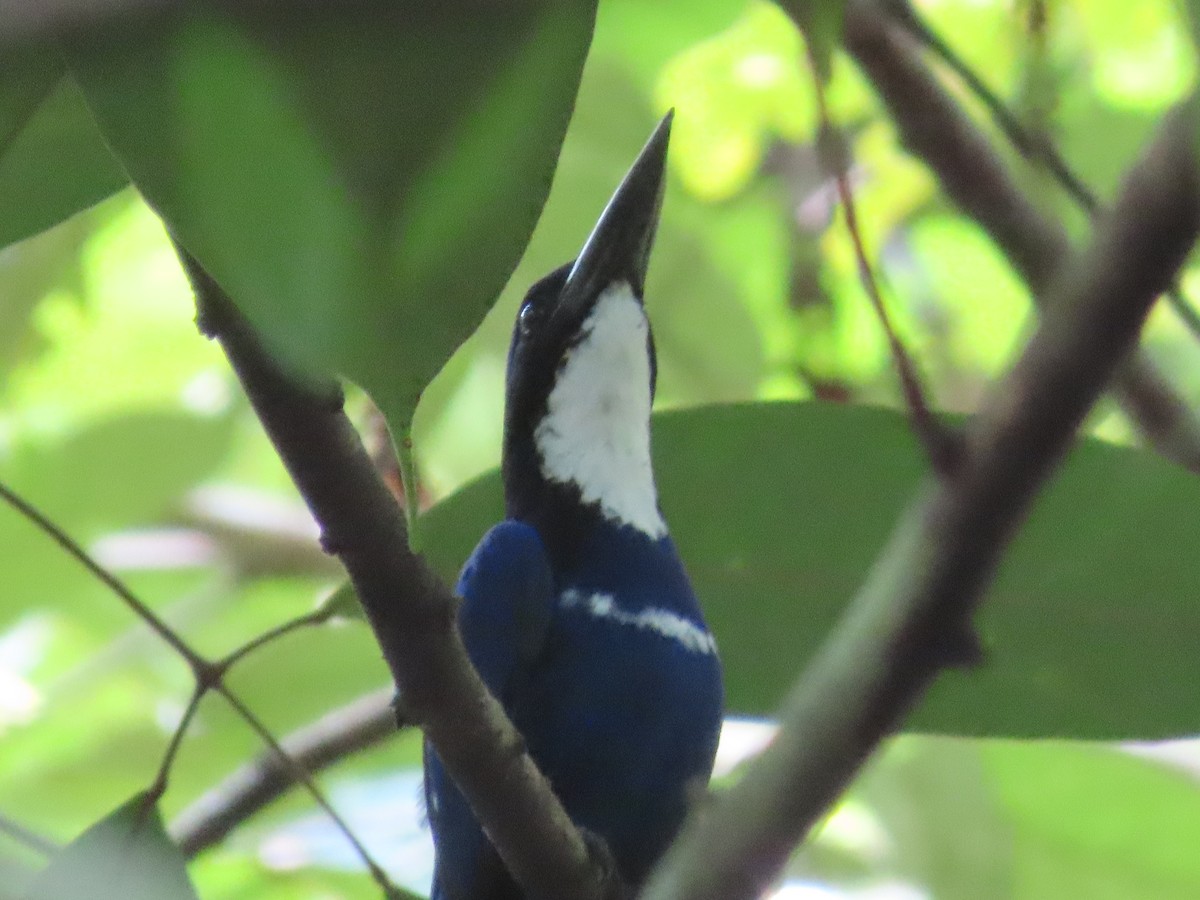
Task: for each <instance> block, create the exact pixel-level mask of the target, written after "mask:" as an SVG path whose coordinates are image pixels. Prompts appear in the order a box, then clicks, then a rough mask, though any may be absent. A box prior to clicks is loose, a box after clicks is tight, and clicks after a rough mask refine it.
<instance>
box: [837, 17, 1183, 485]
mask: <svg viewBox="0 0 1200 900" xmlns="http://www.w3.org/2000/svg"><path fill="white" fill-rule="evenodd" d="M844 40H845V46H846V49H847V50H848V51H849V52H850V54H851V55H852V56H853V57H854V59H855V61H856V62H857V63H858V65H859V66H860V67H861V68H862V70H863V72H864V73H865V74H866V75H867V77H868V78H869V79H870V80H871V82H872V84H873V85H874V86H875V89H876V91H878V92H879V96H880V98H881V99H882V100H883V102H884V103H885V104H886V105H887V107H888V111H889V112H890V113H891V116H892V119H893V121H894V122H895V124H896V126H897V128H899V130H900V135H901V139H902V140H903V142H904V144H905V146H906V147H907V148H908V149H909V150H910V151H911V152H912V153H914V154H915V155H916V156H918V157H920V158H921V159H922V160H923V161H924V162H925V164H926V165H928V166H929V167H930V168H931V169H932V170H933V172H934V174H935V175H937V178H938V181H939V182H940V183H941V186H942V189H943V190H944V191H945V192H946V194H947V195H948V196H949V197H950V198H951V199H952V200H953V201H954V202H955V204H957V205H958V207H959V209H961V210H962V211H963V213H964V214H965V215H967V216H969V217H971V218H972V219H974V220H975V221H976V222H977V223H978V224H979V225H980V226H981V227H982V228H983V229H984V230H985V231H986V232H987V233H988V234H989V235H990V236H991V238H992V240H993V241H995V242H996V245H997V246H998V247H999V248H1000V250H1001V251H1002V252H1003V253H1004V254H1005V256H1007V257H1008V260H1009V262H1010V263H1012V265H1013V267H1014V268H1015V269H1016V270H1017V272H1018V273H1019V274H1020V275H1021V277H1022V278H1023V279H1024V280H1025V282H1026V284H1028V285H1029V289H1030V292H1031V293H1032V294H1033V295H1034V298H1035V300H1038V301H1039V302H1041V301H1042V300H1044V299H1045V298H1047V297H1048V296H1049V294H1048V291H1047V289H1048V288H1049V286H1050V283H1051V280H1052V279H1053V278H1054V275H1055V273H1056V272H1057V271H1058V269H1059V266H1060V264H1062V263H1063V262H1064V261H1065V260H1068V259H1069V258H1070V257H1071V256H1072V255H1073V248H1072V246H1071V243H1070V240H1069V239H1068V237H1067V234H1066V231H1065V230H1064V229H1063V227H1062V226H1061V224H1059V223H1058V222H1057V221H1054V220H1052V219H1049V218H1047V217H1046V216H1044V215H1042V213H1041V211H1040V210H1039V209H1038V208H1037V206H1035V205H1034V203H1033V202H1032V201H1031V200H1030V199H1029V197H1028V196H1026V194H1025V193H1024V191H1022V190H1021V188H1020V186H1019V185H1018V183H1017V181H1016V179H1015V178H1014V177H1013V175H1012V173H1011V172H1010V171H1009V170H1008V168H1007V166H1006V165H1005V164H1004V162H1003V161H1002V160H1001V158H1000V157H999V155H998V154H997V153H996V151H995V149H994V147H993V146H992V144H991V142H990V141H989V140H988V139H987V137H986V136H985V135H984V134H983V133H982V132H981V131H980V130H979V128H978V127H977V126H976V125H975V123H974V122H973V121H972V120H971V119H970V117H969V116H967V115H966V113H964V112H963V110H962V109H961V107H960V106H959V104H958V103H957V102H956V101H955V100H954V98H953V97H952V96H950V94H949V93H948V92H947V91H946V89H945V88H944V87H942V85H941V84H940V83H939V82H938V80H937V78H935V77H934V75H933V74H932V73H931V72H930V70H929V68H928V66H926V65H925V63H924V61H923V59H922V58H921V53H920V47H919V45H918V44H917V43H916V41H915V40H914V39H913V37H912V35H911V34H909V33H908V32H907V31H906V30H905V29H904V28H903V27H902V26H900V25H898V24H896V23H895V22H894V21H893V20H892V19H891V18H890V17H889V16H888V15H887V14H886V13H885V12H883V11H882V10H881V9H880V6H879V5H877V4H876V3H873V2H871V0H849V2H848V3H847V4H846V17H845V32H844ZM1042 305H1043V307H1044V303H1043V304H1042ZM1113 393H1114V395H1115V396H1116V399H1117V401H1118V402H1119V403H1120V404H1121V407H1122V409H1124V410H1125V412H1126V413H1127V414H1128V415H1129V417H1130V418H1131V419H1132V420H1133V421H1134V423H1135V424H1136V425H1137V427H1138V428H1139V430H1140V431H1141V432H1142V434H1143V435H1144V436H1145V437H1146V439H1147V441H1148V442H1149V443H1150V444H1151V445H1152V446H1153V447H1154V448H1155V449H1156V450H1157V451H1158V452H1159V453H1161V454H1162V455H1163V456H1165V457H1167V458H1168V459H1171V460H1173V461H1175V462H1176V463H1178V464H1179V465H1181V466H1184V467H1185V468H1187V469H1190V470H1191V471H1193V472H1197V473H1200V419H1198V418H1197V416H1196V414H1195V413H1194V412H1193V411H1192V410H1191V409H1189V408H1188V406H1187V404H1185V403H1184V402H1183V400H1182V399H1180V397H1179V396H1178V395H1177V394H1176V392H1175V391H1174V389H1173V388H1172V387H1171V385H1170V383H1169V382H1168V381H1167V379H1166V378H1165V377H1164V376H1163V375H1162V373H1161V372H1160V371H1159V369H1158V366H1157V365H1156V364H1155V363H1154V361H1153V360H1152V359H1151V356H1150V354H1149V353H1148V352H1147V351H1146V350H1144V349H1138V350H1135V351H1134V352H1132V353H1131V354H1130V356H1129V358H1128V360H1127V361H1126V362H1124V363H1123V364H1122V366H1121V369H1120V372H1119V373H1118V376H1117V378H1116V379H1115V380H1114V383H1113Z"/></svg>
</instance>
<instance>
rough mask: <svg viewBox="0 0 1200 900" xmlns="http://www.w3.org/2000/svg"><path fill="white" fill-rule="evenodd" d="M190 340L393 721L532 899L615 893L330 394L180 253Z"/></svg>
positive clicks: (336, 396)
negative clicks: (455, 792)
mask: <svg viewBox="0 0 1200 900" xmlns="http://www.w3.org/2000/svg"><path fill="white" fill-rule="evenodd" d="M180 257H181V259H182V260H183V264H184V267H185V269H186V270H187V273H188V276H189V278H190V279H191V282H192V287H193V289H194V290H195V292H196V306H197V310H198V316H197V319H198V322H199V325H200V327H201V330H202V331H204V333H206V334H208V335H209V336H211V337H214V338H216V339H217V340H219V341H220V343H221V346H222V347H223V349H224V350H225V354H226V356H228V358H229V361H230V363H231V364H232V365H233V368H234V371H235V372H236V373H237V375H238V378H239V379H240V380H241V382H242V386H243V388H244V389H245V391H246V394H247V396H248V397H249V398H250V402H251V404H252V405H253V407H254V410H255V412H256V413H257V415H258V418H259V420H260V421H261V422H262V424H263V427H264V428H265V430H266V432H267V435H268V437H270V439H271V441H272V443H273V444H274V445H275V449H276V450H277V451H278V453H279V455H280V458H281V459H282V460H283V462H284V465H285V466H286V467H287V469H288V472H289V473H290V474H291V476H292V480H293V481H294V482H295V483H296V486H297V488H299V490H300V494H301V496H302V497H303V498H304V500H305V502H306V503H307V504H308V506H309V509H310V510H311V512H312V513H313V516H314V518H316V520H317V522H318V524H319V525H320V527H321V534H322V543H323V545H324V546H325V548H326V549H327V550H328V551H329V552H331V553H334V554H336V555H337V556H338V558H339V559H340V560H341V562H342V564H343V565H344V566H345V567H346V571H347V573H348V574H349V576H350V580H351V582H352V583H353V584H354V588H355V590H356V592H357V593H358V596H359V599H360V600H361V601H362V604H363V608H364V610H365V612H366V614H367V619H368V621H369V622H370V624H371V627H372V629H373V630H374V632H375V636H376V639H377V640H378V641H379V645H380V647H381V648H382V650H383V656H384V659H385V661H386V662H387V664H388V667H389V669H390V670H391V673H392V677H393V679H394V681H395V683H396V687H397V689H398V692H399V695H400V697H401V698H402V699H403V704H404V712H405V714H406V716H407V717H408V718H409V719H410V720H411V721H412V722H414V723H415V724H417V725H420V726H421V728H422V729H423V730H424V732H425V734H426V737H427V738H428V739H429V740H430V742H431V743H432V744H433V746H434V747H436V748H437V751H438V755H439V757H441V759H442V762H443V763H444V764H445V766H446V770H447V771H448V772H449V773H450V775H451V777H452V778H453V779H454V780H455V782H456V783H457V784H458V786H459V787H460V788H461V789H462V791H463V793H464V794H465V795H466V796H467V798H468V799H469V800H470V803H471V806H472V808H473V809H474V811H475V814H476V816H477V817H478V819H479V821H480V823H481V824H482V825H483V827H484V829H485V831H486V832H487V833H488V836H489V837H490V838H491V841H492V843H493V844H494V845H495V846H496V849H497V850H498V852H499V853H500V856H501V858H502V859H503V860H504V862H505V864H506V865H507V867H508V869H509V871H510V872H511V873H512V874H513V877H514V878H515V879H516V881H517V882H518V883H519V884H520V885H521V886H522V887H523V888H524V889H525V890H526V892H527V893H528V894H530V895H532V896H539V897H573V898H580V900H600V898H603V897H606V896H611V895H613V893H615V892H616V891H617V890H619V888H620V885H619V884H617V883H615V881H614V878H613V869H612V867H611V866H610V865H608V864H607V862H606V861H605V860H603V859H602V858H601V857H600V854H599V853H598V852H597V850H598V848H595V847H593V846H591V845H589V844H588V843H587V842H585V841H584V839H583V838H582V836H581V835H580V833H579V831H578V829H576V828H575V826H574V825H573V823H572V822H571V820H570V818H569V817H568V816H567V814H566V812H565V811H564V810H563V808H562V805H561V804H560V803H559V801H558V799H557V797H555V795H554V793H553V791H552V790H551V789H550V785H549V783H548V782H547V781H546V779H545V778H544V777H543V776H542V774H541V773H540V772H539V771H538V770H537V768H536V766H535V765H534V764H533V761H532V760H531V759H530V758H529V755H528V754H527V753H525V751H524V744H523V742H522V740H521V737H520V735H519V734H518V733H517V731H516V729H515V728H513V726H512V724H511V723H510V722H509V721H508V719H507V717H506V716H505V715H504V711H503V709H502V708H501V707H500V705H499V703H498V702H497V701H496V700H495V699H494V698H493V697H492V696H491V695H490V694H489V693H488V691H487V689H486V688H485V687H484V685H483V682H482V681H481V680H480V678H479V675H478V674H477V673H476V671H475V669H474V668H473V667H472V666H471V664H470V661H469V660H468V659H467V655H466V651H465V649H464V648H463V645H462V640H461V638H460V637H459V634H458V629H457V627H456V626H455V610H456V600H455V597H454V596H453V594H452V593H451V592H450V590H449V589H448V588H447V587H446V586H445V585H444V584H442V583H441V581H439V580H438V578H437V576H436V575H435V574H434V573H433V572H432V570H430V568H429V567H428V566H427V565H426V564H425V561H424V560H423V559H422V558H421V557H419V556H416V555H414V554H413V553H412V552H411V551H410V550H409V548H408V541H407V533H406V529H405V524H404V516H403V513H402V512H401V510H400V507H399V506H398V505H397V504H396V501H395V498H394V497H393V496H392V494H391V493H390V492H389V491H388V489H387V487H386V486H385V485H384V483H383V481H382V480H381V478H380V476H379V473H378V472H377V471H376V469H375V467H374V465H373V464H372V462H371V458H370V456H369V455H368V454H367V452H366V450H365V449H364V448H363V445H362V442H361V441H360V439H359V436H358V434H357V432H356V431H355V429H354V427H353V425H351V423H350V421H349V420H348V419H347V418H346V416H345V413H344V412H343V411H342V396H341V391H340V389H339V388H338V386H337V385H336V384H334V383H332V382H330V381H328V380H317V379H312V378H307V377H302V376H301V375H299V374H298V373H297V372H296V371H294V370H291V369H289V368H287V367H285V366H283V365H281V364H280V363H278V362H277V361H276V360H275V359H274V358H273V357H272V355H271V354H270V353H269V352H268V351H267V350H266V348H265V347H264V345H263V344H262V342H261V340H260V338H259V337H258V335H257V334H256V333H255V332H254V331H253V329H252V328H251V327H250V325H249V323H248V322H247V321H246V319H245V318H244V317H243V316H242V315H241V314H240V313H239V312H238V310H237V309H236V307H234V305H233V303H232V301H231V300H230V299H229V297H228V296H227V295H226V294H225V293H224V291H223V290H222V289H221V288H220V287H219V286H218V285H217V283H216V282H215V281H214V280H213V279H212V278H211V277H209V275H208V274H207V273H206V272H204V271H203V269H202V268H201V267H200V266H199V264H198V263H197V262H196V260H195V259H193V258H192V257H190V256H189V255H188V254H187V253H186V252H185V251H183V250H182V249H181V250H180Z"/></svg>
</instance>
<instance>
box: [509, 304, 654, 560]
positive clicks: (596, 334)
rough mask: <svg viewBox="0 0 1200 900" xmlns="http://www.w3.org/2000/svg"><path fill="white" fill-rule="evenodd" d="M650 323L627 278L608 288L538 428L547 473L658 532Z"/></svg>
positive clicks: (628, 521)
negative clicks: (652, 460)
mask: <svg viewBox="0 0 1200 900" xmlns="http://www.w3.org/2000/svg"><path fill="white" fill-rule="evenodd" d="M648 332H649V324H648V323H647V322H646V313H645V311H644V310H643V309H642V305H641V304H640V303H639V302H638V301H637V298H636V297H634V295H633V291H632V290H631V289H630V287H629V285H628V284H625V283H624V282H618V283H617V284H614V285H613V286H612V287H610V288H608V289H607V290H605V291H604V293H603V294H601V295H600V298H599V299H598V300H597V301H596V305H595V307H594V308H593V309H592V312H591V315H589V316H588V318H587V319H586V320H585V321H584V323H583V331H582V333H583V338H582V339H581V340H580V341H579V343H578V344H576V345H575V346H574V347H572V348H571V349H570V350H569V351H568V352H567V355H566V357H565V358H564V360H563V362H562V365H561V366H560V368H559V370H558V375H557V378H556V380H555V384H554V388H553V389H552V390H551V391H550V397H549V399H548V400H547V404H546V417H545V418H544V419H543V420H542V421H541V422H540V423H539V424H538V427H537V430H536V431H535V432H534V435H533V438H534V442H535V443H536V444H537V449H538V451H539V452H540V454H541V459H542V474H543V475H544V476H545V477H546V478H549V479H551V480H552V481H558V482H562V483H572V484H574V485H576V486H577V487H578V488H579V492H580V494H581V495H582V499H583V502H584V503H599V505H600V511H601V513H603V515H604V516H605V517H606V518H608V519H610V520H612V521H614V522H617V523H619V524H623V525H632V526H633V527H634V528H636V529H638V530H639V531H641V532H643V533H645V534H647V535H649V536H650V537H653V538H659V537H662V536H663V535H665V534H666V533H667V526H666V524H665V523H664V522H663V519H662V515H661V514H660V513H659V511H658V494H657V492H656V491H655V489H654V472H653V470H652V469H651V465H650V359H649V357H648V355H647V353H646V341H647V336H648Z"/></svg>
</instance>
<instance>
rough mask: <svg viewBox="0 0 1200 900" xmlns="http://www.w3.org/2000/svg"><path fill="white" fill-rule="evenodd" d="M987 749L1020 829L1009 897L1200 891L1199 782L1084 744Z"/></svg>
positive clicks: (989, 765) (1132, 897)
mask: <svg viewBox="0 0 1200 900" xmlns="http://www.w3.org/2000/svg"><path fill="white" fill-rule="evenodd" d="M979 752H980V756H981V760H982V762H983V765H984V767H985V769H986V771H987V772H988V774H989V776H990V779H989V781H990V788H991V793H992V796H993V797H994V800H995V802H996V804H997V806H998V807H999V809H1000V811H1001V812H1002V814H1003V815H1005V817H1006V818H1007V819H1008V820H1009V822H1010V833H1011V835H1012V838H1013V849H1014V853H1013V856H1012V864H1013V865H1012V873H1011V875H1010V879H1011V882H1012V885H1013V888H1014V889H1013V890H1012V892H1011V893H1010V894H1009V895H1008V896H1015V897H1029V898H1041V897H1088V898H1095V900H1142V898H1144V900H1185V898H1191V897H1195V896H1197V894H1198V893H1200V857H1198V856H1197V854H1196V839H1197V836H1198V827H1197V823H1200V787H1198V785H1197V782H1196V780H1195V777H1194V776H1193V775H1191V774H1189V773H1187V772H1184V771H1177V770H1176V771H1173V770H1172V769H1171V768H1170V767H1168V766H1164V765H1162V764H1157V763H1154V762H1150V761H1147V760H1143V759H1137V758H1136V757H1134V756H1132V755H1130V754H1129V753H1127V752H1124V751H1120V750H1117V749H1115V748H1111V747H1102V746H1096V745H1087V744H1078V743H1070V744H1068V743H1060V742H1044V743H1041V742H1039V743H1016V742H1001V741H996V742H991V741H989V742H984V743H982V744H981V745H980V747H979ZM961 821H965V820H960V822H961ZM947 896H951V895H947ZM971 896H975V895H974V894H972V895H971Z"/></svg>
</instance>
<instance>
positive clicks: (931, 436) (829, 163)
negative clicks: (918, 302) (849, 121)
mask: <svg viewBox="0 0 1200 900" xmlns="http://www.w3.org/2000/svg"><path fill="white" fill-rule="evenodd" d="M806 46H807V47H808V55H809V68H810V69H811V70H812V81H813V90H814V92H815V95H816V100H817V115H818V120H819V122H820V131H819V134H818V138H817V144H818V147H819V149H820V153H819V156H820V159H821V165H822V166H823V167H824V169H825V173H826V175H827V176H832V177H833V179H834V183H835V184H836V186H837V193H838V200H839V202H840V203H841V205H842V212H843V214H844V215H845V218H846V231H847V232H849V235H850V242H851V244H852V245H853V247H854V258H855V260H856V261H857V264H858V277H859V281H860V282H861V283H862V286H863V290H865V291H866V294H867V297H868V298H869V299H870V301H871V306H872V308H873V309H874V311H875V316H876V318H877V319H878V320H879V324H880V326H881V327H882V328H883V333H884V335H885V336H886V338H887V342H888V348H889V349H890V351H891V354H892V361H893V363H894V364H895V366H896V373H897V375H898V377H899V379H900V389H901V392H902V393H903V395H904V402H905V405H906V406H907V408H908V412H909V416H910V418H911V421H912V427H913V430H914V431H915V432H916V434H917V436H918V438H920V441H921V444H922V445H923V446H924V448H925V453H926V455H927V456H928V457H929V461H930V465H931V466H932V468H933V470H934V471H935V472H937V473H938V474H939V475H942V476H943V477H948V476H950V475H952V474H953V472H954V466H955V463H956V459H955V457H956V451H957V445H956V442H955V441H954V439H953V437H952V434H951V431H950V429H949V428H947V427H946V426H945V425H943V424H942V423H941V422H940V421H939V420H938V419H937V417H936V416H934V414H933V413H932V411H931V410H930V408H929V403H928V402H927V401H926V399H925V389H924V387H923V386H922V384H921V376H920V373H919V372H918V371H917V366H916V364H915V363H914V362H913V360H912V357H911V356H910V355H909V353H908V350H907V349H906V348H905V346H904V342H903V341H901V340H900V335H899V334H897V333H896V328H895V326H894V325H893V324H892V319H891V316H890V315H889V314H888V311H887V307H886V306H885V305H884V302H883V296H882V295H881V294H880V291H879V282H878V281H877V279H876V278H875V272H874V269H873V268H872V266H871V261H870V257H869V256H868V255H867V249H866V243H865V241H864V240H863V236H862V229H861V228H860V227H859V224H858V214H857V212H856V210H855V203H854V192H853V191H852V190H851V187H850V178H849V175H848V172H849V170H850V163H849V159H848V156H849V153H850V148H849V147H848V145H847V144H846V142H845V140H844V139H843V138H842V135H841V133H840V132H839V131H838V129H837V127H836V126H835V125H834V124H833V120H832V119H831V118H830V116H829V106H828V104H827V103H826V100H825V84H824V82H823V81H822V79H821V75H820V71H819V69H818V66H817V62H816V58H815V57H814V55H813V41H811V40H809V41H807V42H806Z"/></svg>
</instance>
